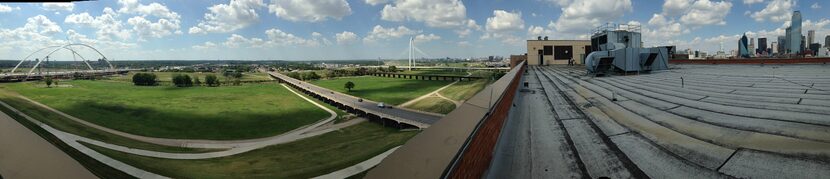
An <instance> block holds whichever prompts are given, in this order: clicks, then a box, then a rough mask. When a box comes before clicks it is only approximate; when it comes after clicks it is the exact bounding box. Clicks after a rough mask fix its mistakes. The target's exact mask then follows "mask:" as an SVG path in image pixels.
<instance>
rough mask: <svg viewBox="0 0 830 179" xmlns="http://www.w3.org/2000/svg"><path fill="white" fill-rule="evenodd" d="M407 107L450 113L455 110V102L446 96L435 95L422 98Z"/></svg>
mask: <svg viewBox="0 0 830 179" xmlns="http://www.w3.org/2000/svg"><path fill="white" fill-rule="evenodd" d="M406 108H409V109H414V110H419V111H426V112H433V113H439V114H448V113H450V112H452V110H455V104H454V103H452V102H450V101H447V100H446V99H444V98H440V97H436V96H433V97H427V98H424V99H421V100H420V101H417V102H415V103H412V104H410V105H409V106H406Z"/></svg>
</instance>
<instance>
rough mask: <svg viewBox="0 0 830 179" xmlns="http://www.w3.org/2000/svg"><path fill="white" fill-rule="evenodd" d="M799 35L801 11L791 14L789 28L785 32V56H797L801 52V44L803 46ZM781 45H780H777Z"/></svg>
mask: <svg viewBox="0 0 830 179" xmlns="http://www.w3.org/2000/svg"><path fill="white" fill-rule="evenodd" d="M803 41H804V39H803V38H802V35H801V11H795V12H793V17H792V21H791V23H790V27H787V30H786V48H785V49H786V52H784V53H786V54H798V53H800V52H801V49H802V48H801V47H802V45H801V44H804V42H803ZM779 45H781V44H779Z"/></svg>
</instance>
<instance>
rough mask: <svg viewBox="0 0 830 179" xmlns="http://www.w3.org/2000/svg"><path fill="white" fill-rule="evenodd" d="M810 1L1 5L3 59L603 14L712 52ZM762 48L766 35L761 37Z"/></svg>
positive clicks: (450, 51) (435, 37) (435, 43)
mask: <svg viewBox="0 0 830 179" xmlns="http://www.w3.org/2000/svg"><path fill="white" fill-rule="evenodd" d="M823 6H827V4H826V2H823V1H818V0H804V1H791V0H734V1H709V0H666V1H659V3H653V2H650V1H638V0H634V1H629V0H585V1H573V0H529V1H457V0H391V1H388V0H360V1H345V0H317V1H297V0H273V1H269V0H264V1H263V0H240V1H198V2H188V3H185V2H180V1H147V0H141V1H136V0H119V1H95V2H76V3H71V4H69V3H59V4H40V3H0V15H2V16H0V53H2V54H5V55H4V56H2V57H0V59H9V60H13V59H20V58H23V57H24V56H25V55H27V54H28V53H30V52H32V51H34V50H36V49H38V48H40V47H45V46H48V45H59V44H66V43H69V42H73V43H86V44H90V45H93V46H95V47H96V48H98V49H100V50H102V51H103V52H104V54H107V56H108V57H109V58H111V59H115V60H217V59H219V60H337V59H377V58H383V59H402V58H406V57H407V54H406V52H407V50H408V49H407V48H408V41H409V38H410V37H411V38H414V41H415V43H416V46H418V48H419V49H421V50H423V51H424V52H425V53H426V54H427V55H429V56H424V55H421V54H419V55H418V57H419V58H420V57H427V58H443V57H454V58H466V57H480V56H489V55H500V56H507V55H510V54H521V53H523V52H525V51H526V50H525V49H524V48H525V40H527V39H535V38H536V36H549V37H550V39H585V40H587V39H588V35H589V33H590V31H591V29H593V28H594V27H595V26H596V25H600V24H602V23H606V22H615V23H629V24H641V25H642V26H643V31H642V32H643V41H644V43H645V45H646V46H657V45H676V46H677V47H678V49H687V48H690V49H692V50H697V49H699V50H702V51H709V52H714V51H716V50H718V49H719V48H720V43H721V42H723V43H724V47H725V50H726V51H730V50H734V49H736V46H735V45H730V44H736V43H737V40H738V39H739V38H740V37H741V35H742V34H744V33H746V34H747V36H748V37H750V38H754V39H757V38H759V37H761V38H764V37H765V38H767V39H770V41H769V42H768V43H772V42H774V40H773V39H777V37H778V36H783V35H784V29H785V28H786V27H787V26H789V23H790V22H789V20H790V17H791V15H792V12H793V11H796V10H799V11H801V12H802V16H803V22H802V26H803V28H802V34H806V33H807V31H808V30H815V31H816V38H815V39H813V40H814V41H815V42H818V43H821V44H825V42H824V37H825V36H826V35H830V19H828V17H830V11H827V10H826V8H830V7H823ZM768 45H769V44H768Z"/></svg>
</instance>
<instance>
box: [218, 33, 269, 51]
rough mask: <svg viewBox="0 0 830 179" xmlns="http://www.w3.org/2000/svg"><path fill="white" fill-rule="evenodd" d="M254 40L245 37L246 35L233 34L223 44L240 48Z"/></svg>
mask: <svg viewBox="0 0 830 179" xmlns="http://www.w3.org/2000/svg"><path fill="white" fill-rule="evenodd" d="M253 41H254V40H251V39H248V38H245V37H243V36H241V35H238V34H231V36H230V37H228V39H227V40H226V41H225V43H223V44H225V46H227V47H230V48H239V47H240V46H243V45H250V44H252V43H253ZM258 41H262V39H259V40H258Z"/></svg>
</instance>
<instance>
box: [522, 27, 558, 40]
mask: <svg viewBox="0 0 830 179" xmlns="http://www.w3.org/2000/svg"><path fill="white" fill-rule="evenodd" d="M527 35H528V36H530V38H531V39H533V38H536V37H539V36H551V35H553V30H550V29H545V28H544V27H542V26H533V25H531V26H530V27H528V28H527Z"/></svg>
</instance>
